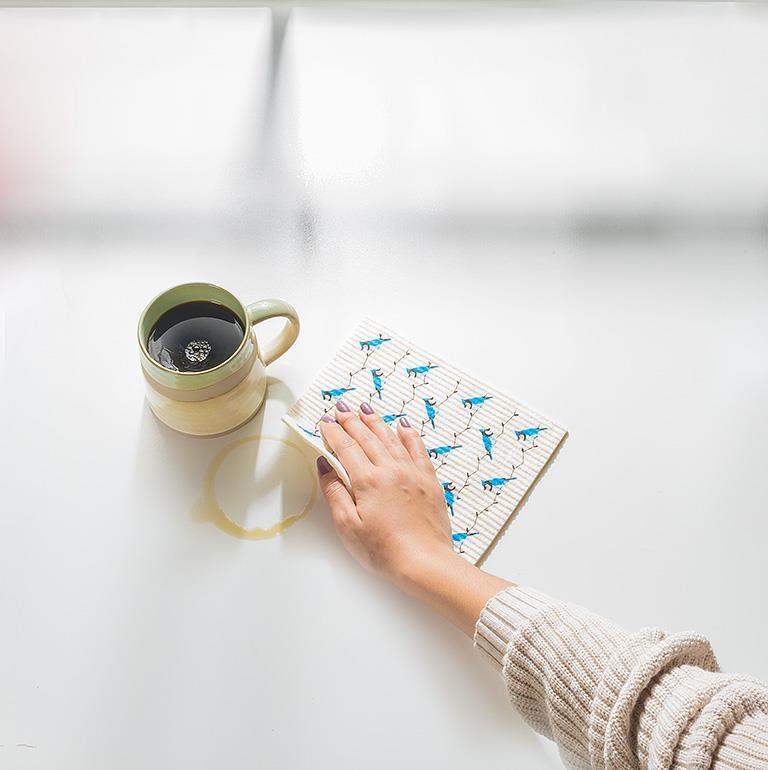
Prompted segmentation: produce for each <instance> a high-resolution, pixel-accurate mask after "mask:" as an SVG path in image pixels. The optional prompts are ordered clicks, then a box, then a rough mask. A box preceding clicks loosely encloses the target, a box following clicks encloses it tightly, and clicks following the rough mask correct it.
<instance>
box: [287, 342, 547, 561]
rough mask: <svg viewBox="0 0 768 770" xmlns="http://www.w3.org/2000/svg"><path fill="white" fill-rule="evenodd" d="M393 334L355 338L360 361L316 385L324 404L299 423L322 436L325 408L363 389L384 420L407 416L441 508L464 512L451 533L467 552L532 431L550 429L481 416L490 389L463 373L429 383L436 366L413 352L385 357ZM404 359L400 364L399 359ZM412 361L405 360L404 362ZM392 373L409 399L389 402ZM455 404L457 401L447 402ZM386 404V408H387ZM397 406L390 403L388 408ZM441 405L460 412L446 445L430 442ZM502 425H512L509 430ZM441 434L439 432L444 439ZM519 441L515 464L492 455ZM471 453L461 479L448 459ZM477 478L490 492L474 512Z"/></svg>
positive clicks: (530, 447)
mask: <svg viewBox="0 0 768 770" xmlns="http://www.w3.org/2000/svg"><path fill="white" fill-rule="evenodd" d="M391 342H392V337H387V336H385V335H383V334H379V335H378V336H377V337H374V338H371V339H364V340H362V339H361V340H357V344H356V347H355V350H356V351H357V357H358V361H359V363H358V364H357V365H356V366H355V367H353V368H352V369H351V370H350V371H349V372H348V374H347V376H346V378H345V379H344V381H342V382H329V383H325V384H324V387H323V388H322V389H321V390H320V396H321V409H320V410H319V414H318V416H317V419H316V421H315V423H314V425H313V426H312V428H311V429H310V428H307V427H304V426H299V427H300V429H301V430H302V431H304V432H305V433H306V434H307V435H309V436H312V437H314V438H321V434H320V430H319V423H320V420H321V419H322V418H323V416H324V415H326V414H329V413H330V414H331V415H333V414H334V413H335V406H336V401H338V400H339V399H340V398H342V397H344V395H346V394H347V393H356V394H358V395H359V393H360V392H361V391H362V392H365V393H366V394H367V395H366V396H363V399H362V400H364V401H367V402H368V403H369V404H371V403H380V404H381V405H382V408H383V409H384V412H385V413H384V414H382V418H383V420H384V422H385V423H390V424H391V423H394V422H395V421H396V420H398V419H401V418H403V417H407V418H408V419H409V421H410V422H411V424H412V425H413V427H414V428H415V429H417V430H418V431H419V435H420V436H421V437H422V439H423V440H424V443H425V446H426V448H427V456H428V457H429V458H430V459H431V460H432V464H433V467H434V468H435V472H436V473H437V476H438V479H439V481H440V484H441V486H442V489H443V495H444V498H445V505H446V509H447V511H448V513H449V515H450V516H451V518H452V519H453V518H454V517H455V516H456V515H457V514H459V513H462V514H465V517H464V521H465V522H469V523H468V524H467V525H466V526H463V527H460V528H459V529H455V528H454V531H453V534H452V539H453V545H454V549H455V550H456V551H457V552H458V553H464V547H465V544H466V542H467V540H468V539H469V538H471V537H474V536H475V535H478V534H480V532H479V529H478V525H480V524H481V523H482V517H483V515H484V514H486V513H487V512H488V511H490V510H491V509H493V508H494V507H495V506H496V505H498V504H499V503H500V501H501V500H502V499H503V495H504V494H505V487H506V485H507V484H509V483H510V482H512V481H514V480H515V479H517V476H515V471H517V470H519V469H520V468H521V467H523V466H524V465H525V461H526V456H527V454H528V453H529V452H531V451H535V450H537V449H538V445H537V443H536V437H537V436H538V435H539V434H540V433H541V432H542V431H544V430H546V429H547V428H546V427H544V426H541V425H536V426H532V425H523V424H516V423H515V422H514V421H515V420H516V419H517V418H518V417H519V414H518V412H517V411H516V410H515V411H513V412H512V413H511V414H508V416H506V417H505V418H504V419H502V420H500V421H499V420H496V421H493V420H490V419H482V417H481V415H482V414H483V408H484V407H485V406H486V405H487V403H488V402H489V401H491V399H493V396H492V395H489V394H488V393H473V392H468V388H466V387H465V386H464V385H463V383H462V380H461V379H457V380H456V382H455V384H454V385H453V387H452V388H450V389H448V390H447V391H445V390H444V391H443V392H439V389H436V388H435V387H433V386H432V384H431V382H430V374H431V373H432V371H433V370H435V369H439V368H440V366H439V365H438V364H433V363H432V362H431V361H428V360H427V361H424V360H422V361H418V360H414V361H411V360H410V359H411V357H412V353H411V351H410V350H409V349H408V348H406V349H405V352H404V353H402V354H401V355H399V356H397V357H395V358H391V357H390V358H389V359H387V355H386V351H387V348H388V343H391ZM403 362H405V364H404V363H403ZM409 364H410V365H409ZM393 378H397V380H398V383H399V385H400V386H401V387H402V386H405V387H406V388H408V389H409V395H408V396H407V397H406V398H402V397H400V398H398V399H397V402H396V403H394V404H392V403H391V402H387V403H385V401H387V392H388V385H389V383H391V382H393V381H394V379H393ZM454 404H455V407H452V405H454ZM386 407H389V408H386ZM392 407H394V408H392ZM446 408H453V409H455V414H464V415H465V417H466V420H465V421H462V424H463V427H461V428H460V429H458V430H452V431H450V433H451V436H452V440H451V442H450V443H444V441H443V442H435V441H434V438H437V437H438V432H439V431H440V430H441V424H442V423H443V415H444V412H445V409H446ZM507 426H510V428H509V429H507ZM444 438H445V436H444V435H443V439H444ZM513 445H516V452H517V455H518V459H517V461H516V462H514V463H511V464H510V463H509V462H507V463H506V465H503V464H502V463H501V462H500V461H498V459H496V460H495V459H494V453H496V457H497V458H498V457H499V456H500V455H501V454H504V455H506V456H507V457H508V456H509V451H505V452H504V453H501V452H500V451H499V450H500V449H501V448H504V449H505V450H509V449H510V448H511V447H512V446H513ZM459 452H461V453H469V454H471V456H473V457H474V461H473V470H471V471H468V472H466V471H465V472H463V475H464V477H463V478H458V479H457V478H454V476H455V474H456V470H457V469H456V468H455V467H454V465H455V464H454V463H452V461H451V460H452V455H453V453H459ZM472 484H476V485H478V487H479V488H480V489H481V490H482V493H483V495H484V496H487V502H486V501H485V500H483V504H482V505H477V506H476V507H475V508H474V510H473V509H472V508H469V509H467V508H466V505H465V503H464V502H463V499H462V494H463V493H464V492H465V491H466V490H467V489H468V488H469V487H470V485H472Z"/></svg>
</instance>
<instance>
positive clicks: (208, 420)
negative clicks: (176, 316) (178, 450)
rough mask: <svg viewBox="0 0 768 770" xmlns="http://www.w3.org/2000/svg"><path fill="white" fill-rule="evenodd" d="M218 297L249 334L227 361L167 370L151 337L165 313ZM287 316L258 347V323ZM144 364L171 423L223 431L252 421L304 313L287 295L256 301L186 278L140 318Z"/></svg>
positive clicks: (195, 430) (152, 398) (153, 401)
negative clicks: (153, 351) (269, 370)
mask: <svg viewBox="0 0 768 770" xmlns="http://www.w3.org/2000/svg"><path fill="white" fill-rule="evenodd" d="M197 301H204V302H214V303H216V304H219V305H223V306H224V307H226V308H227V309H228V310H231V311H232V312H233V313H235V315H237V317H238V318H239V319H240V321H241V323H242V325H243V328H244V330H245V333H244V334H243V339H242V342H241V343H240V346H239V347H238V348H237V350H236V351H235V352H234V353H233V354H232V355H231V356H230V357H229V358H228V359H227V360H226V361H224V362H222V363H221V364H219V365H218V366H215V367H213V368H211V369H205V370H203V371H199V372H178V371H174V370H172V369H167V368H166V367H164V366H163V365H162V364H160V363H158V362H157V361H155V359H154V358H152V357H151V356H150V354H149V350H148V348H147V340H148V338H149V334H150V332H151V331H152V328H153V327H154V325H155V323H157V320H158V319H159V318H160V316H161V315H163V313H165V312H167V311H168V310H170V309H171V308H174V307H176V306H177V305H181V304H184V303H186V302H197ZM278 317H283V318H285V319H286V322H285V325H284V326H283V328H282V330H281V332H280V333H279V334H278V335H277V337H276V338H275V339H273V340H271V341H270V342H269V343H267V344H266V345H263V346H261V347H260V346H259V343H258V340H257V339H256V333H255V331H254V327H255V325H256V324H258V323H260V322H261V321H265V320H266V319H267V318H278ZM138 336H139V348H140V351H141V368H142V372H143V373H144V379H145V382H146V395H147V401H148V403H149V407H150V409H151V410H152V411H153V412H154V414H155V415H156V416H157V417H158V418H159V419H160V420H161V421H162V422H164V423H165V424H166V425H168V426H169V427H171V428H173V429H174V430H177V431H180V432H181V433H186V434H189V435H192V436H219V435H221V434H222V433H228V432H229V431H232V430H235V429H236V428H239V427H240V426H241V425H243V424H245V423H246V422H248V420H250V419H251V417H253V416H254V415H255V414H256V412H258V411H259V409H260V408H261V405H262V404H263V403H264V398H265V396H266V393H267V374H266V371H265V367H266V366H268V365H269V364H271V363H272V362H273V361H274V360H276V359H277V358H279V357H280V356H281V355H283V353H285V351H286V350H288V348H290V347H291V345H293V343H294V342H295V341H296V338H297V337H298V336H299V317H298V315H296V311H295V310H294V308H293V307H292V306H291V305H289V304H288V303H287V302H285V301H284V300H282V299H262V300H260V301H259V302H254V303H253V304H251V305H247V306H246V305H243V303H242V302H241V301H240V300H239V299H238V298H237V297H235V295H234V294H232V293H230V292H228V291H227V290H226V289H222V288H221V287H220V286H215V285H214V284H212V283H184V284H181V285H180V286H174V287H173V288H172V289H168V290H167V291H164V292H163V293H162V294H159V295H158V296H157V297H155V298H154V299H153V300H152V301H151V302H150V303H149V304H148V305H147V307H146V308H144V312H143V313H142V314H141V318H140V319H139V329H138Z"/></svg>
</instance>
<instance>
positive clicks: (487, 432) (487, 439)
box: [480, 428, 493, 460]
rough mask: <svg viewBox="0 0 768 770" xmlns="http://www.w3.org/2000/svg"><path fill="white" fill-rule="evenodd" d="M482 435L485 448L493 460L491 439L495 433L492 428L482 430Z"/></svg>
mask: <svg viewBox="0 0 768 770" xmlns="http://www.w3.org/2000/svg"><path fill="white" fill-rule="evenodd" d="M480 435H481V436H482V437H483V446H484V447H485V451H486V452H487V453H488V457H490V458H491V460H493V452H492V451H491V450H492V449H493V439H492V438H491V436H493V431H492V430H491V429H490V428H480Z"/></svg>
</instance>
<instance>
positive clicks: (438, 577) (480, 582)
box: [392, 547, 514, 638]
mask: <svg viewBox="0 0 768 770" xmlns="http://www.w3.org/2000/svg"><path fill="white" fill-rule="evenodd" d="M392 582H393V583H395V585H397V586H398V588H400V589H402V590H403V591H405V592H406V593H408V594H410V595H411V596H413V597H414V598H416V599H418V600H419V601H421V602H423V603H424V604H426V605H427V606H428V607H430V608H431V609H433V610H434V611H435V612H438V613H439V614H440V615H442V616H443V617H444V618H446V619H447V620H449V621H450V622H451V623H453V624H454V625H455V626H457V627H458V628H459V629H461V630H462V631H463V632H464V633H465V634H466V635H467V636H469V637H470V638H472V637H473V636H474V633H475V624H476V623H477V619H478V618H479V617H480V613H481V611H482V609H483V607H485V606H486V604H487V603H488V602H489V601H490V599H491V598H492V597H493V596H495V595H496V594H497V593H499V591H502V590H504V589H505V588H509V587H510V586H512V585H514V584H513V583H511V582H510V581H508V580H503V579H501V578H498V577H496V576H495V575H490V574H489V573H487V572H484V571H483V570H481V569H479V568H478V567H475V566H474V565H472V564H470V563H469V562H467V561H466V559H463V558H462V557H461V556H459V555H458V554H456V553H454V551H453V549H451V548H450V547H447V548H439V549H435V550H433V551H430V552H421V553H419V554H418V555H417V556H415V557H412V558H408V559H407V561H406V562H405V563H404V564H402V565H401V566H399V567H397V568H396V570H395V574H394V575H393V576H392Z"/></svg>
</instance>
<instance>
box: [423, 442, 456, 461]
mask: <svg viewBox="0 0 768 770" xmlns="http://www.w3.org/2000/svg"><path fill="white" fill-rule="evenodd" d="M454 449H461V444H459V445H458V446H436V447H432V448H431V449H427V457H434V458H435V460H437V458H438V457H439V456H440V455H447V454H448V453H449V452H453V450H454Z"/></svg>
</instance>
